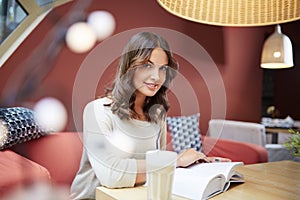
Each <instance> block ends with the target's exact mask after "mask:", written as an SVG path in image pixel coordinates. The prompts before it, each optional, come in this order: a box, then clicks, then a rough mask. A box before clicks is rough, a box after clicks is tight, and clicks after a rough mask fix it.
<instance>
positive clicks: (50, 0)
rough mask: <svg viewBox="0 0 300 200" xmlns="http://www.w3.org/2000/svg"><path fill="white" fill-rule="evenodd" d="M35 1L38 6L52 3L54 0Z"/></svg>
mask: <svg viewBox="0 0 300 200" xmlns="http://www.w3.org/2000/svg"><path fill="white" fill-rule="evenodd" d="M35 2H36V3H37V4H38V5H39V6H45V5H48V4H50V3H53V2H54V0H35Z"/></svg>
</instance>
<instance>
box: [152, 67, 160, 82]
mask: <svg viewBox="0 0 300 200" xmlns="http://www.w3.org/2000/svg"><path fill="white" fill-rule="evenodd" d="M151 79H152V80H156V81H157V80H159V79H160V70H159V68H158V67H154V68H153V70H151Z"/></svg>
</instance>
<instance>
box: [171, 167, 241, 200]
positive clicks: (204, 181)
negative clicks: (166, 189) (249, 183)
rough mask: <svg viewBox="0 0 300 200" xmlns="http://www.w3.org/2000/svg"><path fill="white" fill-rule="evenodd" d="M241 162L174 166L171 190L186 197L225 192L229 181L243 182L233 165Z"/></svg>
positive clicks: (195, 198)
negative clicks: (183, 166) (184, 166)
mask: <svg viewBox="0 0 300 200" xmlns="http://www.w3.org/2000/svg"><path fill="white" fill-rule="evenodd" d="M243 164H244V163H243V162H219V163H201V164H197V165H192V166H190V167H187V168H176V170H175V175H174V181H173V188H172V192H173V194H175V195H178V196H182V197H185V198H188V199H193V200H200V199H208V198H211V197H213V196H215V195H217V194H219V193H221V192H225V191H226V190H227V189H228V188H229V185H230V183H231V182H238V183H242V182H244V177H243V175H242V174H240V173H238V172H237V171H235V167H236V166H239V165H243Z"/></svg>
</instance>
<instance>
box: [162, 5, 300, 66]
mask: <svg viewBox="0 0 300 200" xmlns="http://www.w3.org/2000/svg"><path fill="white" fill-rule="evenodd" d="M157 2H158V3H159V5H161V6H162V7H163V8H164V9H165V10H167V11H168V12H170V13H172V14H174V15H176V16H178V17H181V18H184V19H187V20H190V21H194V22H198V23H203V24H209V25H216V26H231V27H251V26H267V25H276V29H275V32H274V33H273V34H272V35H271V36H270V37H269V38H268V39H267V40H266V42H265V44H264V48H263V53H262V59H261V67H263V68H271V69H278V68H287V67H292V66H293V50H292V44H291V41H290V39H289V38H288V37H287V36H286V35H284V34H282V33H281V29H280V26H279V24H282V23H286V22H291V21H296V20H299V19H300V0H157Z"/></svg>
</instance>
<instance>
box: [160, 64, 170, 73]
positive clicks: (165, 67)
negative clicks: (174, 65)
mask: <svg viewBox="0 0 300 200" xmlns="http://www.w3.org/2000/svg"><path fill="white" fill-rule="evenodd" d="M167 69H168V66H166V65H164V66H161V67H160V70H161V71H164V72H165V71H167Z"/></svg>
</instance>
